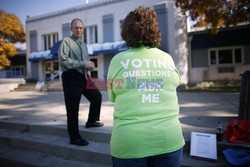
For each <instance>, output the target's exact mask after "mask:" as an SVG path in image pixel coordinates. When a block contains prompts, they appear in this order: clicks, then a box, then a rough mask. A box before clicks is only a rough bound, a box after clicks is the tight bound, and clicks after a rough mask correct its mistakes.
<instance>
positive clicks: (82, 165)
mask: <svg viewBox="0 0 250 167" xmlns="http://www.w3.org/2000/svg"><path fill="white" fill-rule="evenodd" d="M0 147H1V150H0V165H1V164H4V166H18V167H23V166H26V167H27V166H38V167H45V166H48V167H49V166H72V167H111V165H104V164H99V163H92V162H88V161H76V160H74V159H70V158H62V157H58V156H55V155H51V154H47V153H42V152H37V151H31V150H26V149H20V148H16V147H13V146H8V145H2V144H0Z"/></svg>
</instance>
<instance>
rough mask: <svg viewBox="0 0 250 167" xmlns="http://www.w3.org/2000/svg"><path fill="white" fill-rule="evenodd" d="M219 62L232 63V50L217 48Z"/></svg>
mask: <svg viewBox="0 0 250 167" xmlns="http://www.w3.org/2000/svg"><path fill="white" fill-rule="evenodd" d="M218 56H219V64H232V63H233V52H232V50H219V51H218Z"/></svg>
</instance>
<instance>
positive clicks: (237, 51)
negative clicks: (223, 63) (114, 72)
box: [234, 49, 242, 63]
mask: <svg viewBox="0 0 250 167" xmlns="http://www.w3.org/2000/svg"><path fill="white" fill-rule="evenodd" d="M234 55H235V63H241V61H242V58H241V57H242V54H241V49H235V50H234Z"/></svg>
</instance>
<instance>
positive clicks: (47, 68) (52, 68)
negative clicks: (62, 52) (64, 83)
mask: <svg viewBox="0 0 250 167" xmlns="http://www.w3.org/2000/svg"><path fill="white" fill-rule="evenodd" d="M58 72H59V63H58V61H45V62H44V75H45V79H48V78H50V77H52V76H53V75H55V74H56V73H58Z"/></svg>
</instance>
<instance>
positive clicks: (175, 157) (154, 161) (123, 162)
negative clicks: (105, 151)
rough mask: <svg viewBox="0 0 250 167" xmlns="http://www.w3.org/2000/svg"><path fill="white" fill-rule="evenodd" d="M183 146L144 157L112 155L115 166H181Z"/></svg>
mask: <svg viewBox="0 0 250 167" xmlns="http://www.w3.org/2000/svg"><path fill="white" fill-rule="evenodd" d="M182 152H183V148H181V149H179V150H177V151H174V152H171V153H166V154H160V155H155V156H150V157H144V158H131V159H120V158H115V157H112V160H113V167H180V166H181V159H182Z"/></svg>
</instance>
